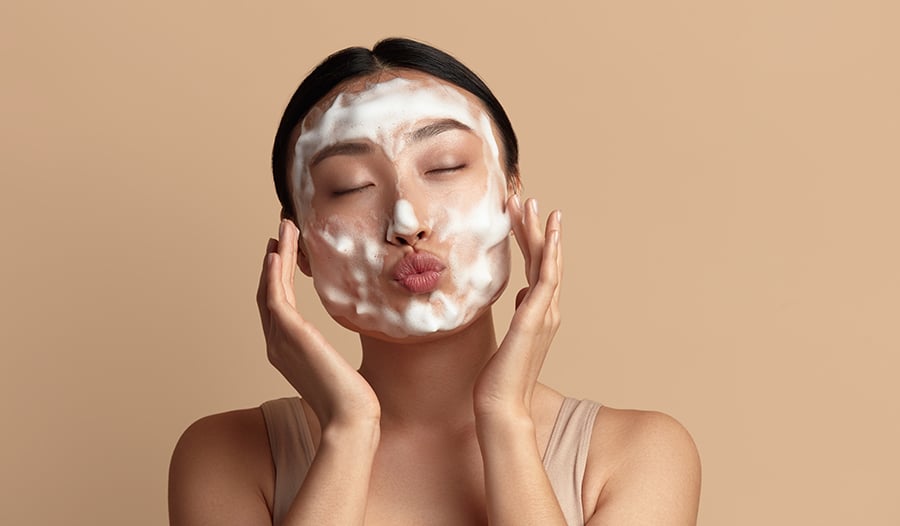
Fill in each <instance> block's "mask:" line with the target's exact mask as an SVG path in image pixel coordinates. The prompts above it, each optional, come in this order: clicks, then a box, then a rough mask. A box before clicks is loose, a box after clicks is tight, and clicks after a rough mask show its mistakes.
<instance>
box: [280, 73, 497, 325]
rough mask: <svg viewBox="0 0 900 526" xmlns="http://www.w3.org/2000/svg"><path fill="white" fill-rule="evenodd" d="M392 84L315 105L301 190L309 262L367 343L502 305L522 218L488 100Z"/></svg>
mask: <svg viewBox="0 0 900 526" xmlns="http://www.w3.org/2000/svg"><path fill="white" fill-rule="evenodd" d="M390 75H391V76H390V78H387V79H381V78H373V77H366V78H363V79H358V80H355V81H353V82H350V83H348V84H347V85H343V86H341V87H339V89H338V92H337V95H336V96H334V95H332V96H330V97H326V98H325V99H323V101H321V102H320V103H319V104H317V105H316V106H315V107H314V108H313V110H312V111H311V112H310V113H309V115H308V116H307V117H306V118H305V119H304V121H303V122H302V124H301V126H300V130H299V138H298V140H297V142H296V146H295V150H294V159H293V167H292V174H291V178H292V181H291V184H292V193H293V196H294V209H295V210H297V211H298V226H299V227H300V231H301V242H300V243H301V252H302V255H301V266H303V267H307V266H308V268H304V271H306V272H307V273H310V274H311V275H312V277H313V282H314V285H315V288H316V291H317V292H318V294H319V297H320V298H321V299H322V303H323V304H324V306H325V308H326V310H327V311H328V312H329V314H331V316H332V317H334V318H335V319H336V320H337V321H338V322H339V323H341V324H342V325H344V326H345V327H348V328H350V329H353V330H355V331H357V332H360V333H362V334H369V335H374V336H376V337H381V338H384V337H385V336H386V337H387V338H388V339H402V338H407V337H410V336H425V335H430V334H433V333H437V332H443V331H453V330H455V329H458V328H460V327H463V326H465V325H467V324H468V323H469V322H471V321H472V320H474V319H475V318H476V317H477V316H479V315H480V314H481V313H483V312H484V311H485V310H486V309H487V308H488V307H489V306H490V305H491V304H492V303H493V301H494V300H496V299H497V297H498V296H499V295H500V293H501V292H502V291H503V289H504V287H505V286H506V283H507V280H508V278H509V257H510V255H509V243H508V238H509V232H510V223H509V216H508V215H507V213H506V206H505V203H506V196H507V182H506V175H505V173H504V171H503V169H502V167H501V161H500V159H501V155H500V151H499V148H498V142H497V140H496V138H495V135H494V132H493V127H492V125H491V122H492V121H491V119H490V118H489V117H488V115H487V113H486V112H485V111H484V110H483V109H482V106H481V104H480V103H479V101H478V99H477V98H475V97H474V96H473V95H471V94H469V93H468V92H465V91H464V90H461V89H459V88H457V87H455V86H453V85H451V84H448V83H446V82H443V81H441V80H438V79H436V78H434V77H431V76H429V75H426V74H423V73H418V72H402V73H398V72H393V73H390ZM295 133H296V132H295ZM304 256H305V257H304Z"/></svg>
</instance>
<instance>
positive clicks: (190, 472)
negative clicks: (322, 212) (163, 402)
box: [170, 220, 381, 526]
mask: <svg viewBox="0 0 900 526" xmlns="http://www.w3.org/2000/svg"><path fill="white" fill-rule="evenodd" d="M298 236H299V232H298V230H297V227H296V226H294V224H293V223H291V222H290V221H287V220H283V221H282V222H281V227H280V229H279V240H278V241H275V240H274V239H272V240H270V241H269V245H268V248H267V249H266V258H265V262H264V264H263V270H262V273H261V275H260V281H259V290H258V293H257V305H258V307H259V313H260V320H261V321H262V326H263V331H264V334H265V337H266V348H267V352H268V356H269V361H270V362H271V363H272V365H274V366H275V368H276V369H278V371H279V372H281V374H282V375H284V377H285V378H286V379H287V380H288V382H290V384H291V385H292V386H294V388H295V389H296V390H297V392H298V393H300V395H301V396H303V398H304V399H305V400H306V401H307V403H308V404H309V405H310V407H311V408H312V409H313V411H314V412H315V414H316V417H317V418H318V421H319V423H320V425H321V429H322V432H321V441H320V444H319V447H318V449H317V451H316V456H315V459H314V460H313V462H312V464H311V465H310V467H309V471H308V472H307V475H306V478H305V479H304V481H303V484H302V486H301V487H300V490H299V491H298V493H297V496H296V498H295V499H294V501H293V503H292V504H291V507H290V509H289V511H288V513H287V515H286V517H285V520H284V522H283V526H302V525H328V524H333V525H340V526H345V525H352V524H363V522H364V520H365V512H366V499H367V497H368V493H369V479H370V475H371V472H372V462H373V459H374V456H375V451H376V449H377V447H378V440H379V436H380V427H379V421H380V416H381V408H380V405H379V403H378V399H377V397H376V396H375V393H374V392H373V391H372V388H371V387H370V386H369V384H368V383H367V382H366V381H365V379H364V378H363V377H362V376H360V375H359V373H357V372H356V371H354V370H353V369H352V368H351V367H350V365H349V364H348V363H347V362H346V361H345V360H344V359H343V358H342V357H341V356H340V355H339V354H338V353H337V351H335V350H334V349H333V348H332V347H331V346H330V345H329V344H328V342H327V341H325V338H324V337H323V336H322V335H321V333H319V331H318V330H316V329H315V327H313V326H312V325H310V324H309V323H308V322H306V320H304V319H303V318H302V317H301V316H300V314H299V313H298V312H297V310H296V300H295V298H294V290H293V287H294V272H295V269H296V267H297V251H298ZM257 413H259V412H258V411H257ZM226 415H228V416H225V415H216V416H214V417H208V418H206V419H201V420H200V421H198V422H197V423H195V424H194V425H192V426H191V427H190V428H188V430H187V431H185V433H184V435H183V436H182V438H181V440H180V441H179V444H178V446H177V447H176V449H175V453H174V454H173V458H172V467H171V472H170V513H171V522H172V524H173V525H184V526H194V525H201V524H202V525H208V524H215V525H230V524H234V525H251V526H252V525H257V524H259V525H262V524H271V523H272V518H271V517H270V516H269V511H268V506H267V503H266V502H265V499H264V498H261V495H263V493H262V491H261V490H260V488H259V487H258V485H259V481H264V480H273V479H274V473H273V472H271V464H272V460H271V453H269V454H268V455H269V456H268V458H262V457H260V455H259V454H256V455H250V454H249V451H250V449H249V446H251V445H252V444H249V443H248V442H247V441H248V440H249V438H248V437H252V436H255V437H256V440H257V442H258V441H259V440H260V438H259V435H260V432H259V430H260V429H262V436H263V439H264V440H265V439H266V436H265V424H264V423H263V422H261V421H258V422H256V424H257V425H256V426H255V427H254V426H253V425H252V422H250V423H248V422H247V419H248V418H259V419H261V418H262V417H261V415H259V414H257V415H256V416H255V417H250V416H243V417H242V416H240V415H237V416H235V415H229V414H226ZM241 422H243V424H242V425H238V424H240V423H241ZM254 430H255V431H254ZM256 446H257V447H256V448H255V449H254V450H253V451H259V450H264V451H269V448H268V444H267V443H264V444H263V445H261V446H260V445H259V444H256ZM264 456H265V455H263V457H264ZM251 459H252V462H251ZM254 465H264V466H269V467H270V472H269V473H268V474H260V473H256V472H253V466H254ZM267 477H268V478H267ZM254 484H256V486H254ZM270 493H271V492H270Z"/></svg>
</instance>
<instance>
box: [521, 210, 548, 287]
mask: <svg viewBox="0 0 900 526" xmlns="http://www.w3.org/2000/svg"><path fill="white" fill-rule="evenodd" d="M525 208H526V210H525V242H526V243H527V244H528V251H529V254H530V255H531V260H530V262H529V265H528V266H527V267H526V278H527V280H528V284H529V285H534V284H535V283H536V282H537V280H538V278H539V275H540V269H541V261H542V260H543V249H544V235H543V229H542V228H541V224H540V219H539V218H538V204H537V199H534V198H531V199H529V200H528V201H526V202H525Z"/></svg>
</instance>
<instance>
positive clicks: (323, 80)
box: [272, 38, 519, 219]
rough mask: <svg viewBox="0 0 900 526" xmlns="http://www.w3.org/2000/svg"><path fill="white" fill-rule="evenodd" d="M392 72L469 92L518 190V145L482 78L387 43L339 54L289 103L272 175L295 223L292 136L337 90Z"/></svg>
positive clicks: (415, 45) (437, 53) (414, 48)
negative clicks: (412, 73)
mask: <svg viewBox="0 0 900 526" xmlns="http://www.w3.org/2000/svg"><path fill="white" fill-rule="evenodd" d="M393 68H405V69H412V70H418V71H421V72H423V73H427V74H429V75H432V76H434V77H437V78H439V79H441V80H444V81H447V82H449V83H451V84H455V85H456V86H458V87H460V88H462V89H464V90H466V91H468V92H469V93H471V94H473V95H475V96H476V97H478V98H479V99H481V101H482V103H484V106H485V108H486V109H487V112H488V113H489V114H490V116H491V119H492V120H493V121H494V125H495V126H497V129H498V130H499V132H500V139H501V142H502V143H503V151H504V153H505V159H504V164H505V169H506V177H507V181H509V182H511V183H512V184H513V185H514V186H516V187H518V165H519V145H518V141H517V140H516V133H515V132H514V131H513V128H512V124H511V123H510V122H509V117H507V116H506V111H504V109H503V106H501V105H500V101H498V100H497V97H495V96H494V94H493V93H491V90H490V89H489V88H488V87H487V85H486V84H485V83H484V81H482V80H481V79H480V78H479V77H478V75H476V74H475V73H474V72H473V71H472V70H470V69H469V68H467V67H466V66H465V65H464V64H463V63H461V62H460V61H458V60H456V59H455V58H453V57H452V56H450V55H449V54H447V53H445V52H443V51H441V50H439V49H436V48H434V47H431V46H429V45H427V44H423V43H421V42H416V41H415V40H409V39H406V38H388V39H385V40H382V41H381V42H378V43H377V44H376V45H375V47H374V48H372V49H371V50H368V49H366V48H364V47H349V48H346V49H343V50H341V51H338V52H336V53H334V54H332V55H331V56H329V57H328V58H326V59H325V60H324V61H323V62H322V63H321V64H319V65H318V66H317V67H316V68H315V69H314V70H313V71H312V73H310V74H309V76H307V77H306V78H305V79H304V80H303V82H302V83H301V84H300V86H299V87H298V88H297V91H295V92H294V95H293V96H292V97H291V100H290V102H288V105H287V108H285V110H284V115H282V117H281V123H280V124H279V125H278V132H277V133H276V134H275V143H274V145H273V146H272V173H273V175H274V177H275V191H276V192H277V193H278V200H279V201H281V206H282V208H283V210H284V213H283V215H284V216H285V217H289V218H293V219H296V211H295V210H294V204H293V201H292V200H291V194H290V184H289V181H290V173H291V171H290V167H289V166H288V161H289V159H291V158H292V156H291V153H292V152H291V148H292V146H293V145H292V144H291V135H292V133H293V131H294V128H296V127H297V125H299V124H300V123H301V122H302V121H303V118H304V117H306V114H307V113H308V112H309V110H310V109H311V108H312V107H313V106H314V105H315V104H316V103H317V102H319V100H320V99H322V98H323V97H324V96H325V95H327V94H328V93H329V92H330V91H331V90H332V89H334V88H335V86H337V85H338V84H340V83H342V82H344V81H346V80H350V79H353V78H356V77H362V76H365V75H370V74H372V73H377V72H379V71H384V70H388V69H393Z"/></svg>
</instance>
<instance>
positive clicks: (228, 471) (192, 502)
mask: <svg viewBox="0 0 900 526" xmlns="http://www.w3.org/2000/svg"><path fill="white" fill-rule="evenodd" d="M274 478H275V472H274V467H273V466H272V456H271V451H270V449H269V442H268V435H267V433H266V426H265V421H264V420H263V416H262V411H261V410H260V409H259V408H251V409H241V410H236V411H229V412H226V413H219V414H215V415H210V416H206V417H203V418H201V419H199V420H197V421H196V422H194V423H193V424H191V425H190V426H188V428H187V429H186V430H185V431H184V433H182V435H181V438H180V439H179V440H178V443H177V444H176V446H175V451H174V452H173V453H172V461H171V463H170V465H169V520H170V523H171V524H172V525H193V524H249V525H253V524H271V520H272V519H271V516H270V512H269V509H270V502H269V501H270V499H271V495H272V491H273V488H272V486H273V485H274Z"/></svg>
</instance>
